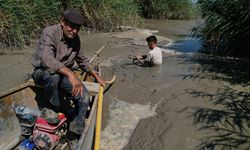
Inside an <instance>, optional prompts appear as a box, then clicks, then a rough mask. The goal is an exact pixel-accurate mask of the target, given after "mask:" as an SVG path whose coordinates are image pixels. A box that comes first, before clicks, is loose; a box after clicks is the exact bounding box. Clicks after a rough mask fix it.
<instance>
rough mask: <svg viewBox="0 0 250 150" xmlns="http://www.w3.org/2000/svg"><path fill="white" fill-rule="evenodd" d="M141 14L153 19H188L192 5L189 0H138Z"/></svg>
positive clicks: (191, 11)
mask: <svg viewBox="0 0 250 150" xmlns="http://www.w3.org/2000/svg"><path fill="white" fill-rule="evenodd" d="M138 2H139V4H140V6H141V7H142V15H143V16H144V17H146V18H153V19H190V18H192V17H193V6H192V3H191V1H190V0H138Z"/></svg>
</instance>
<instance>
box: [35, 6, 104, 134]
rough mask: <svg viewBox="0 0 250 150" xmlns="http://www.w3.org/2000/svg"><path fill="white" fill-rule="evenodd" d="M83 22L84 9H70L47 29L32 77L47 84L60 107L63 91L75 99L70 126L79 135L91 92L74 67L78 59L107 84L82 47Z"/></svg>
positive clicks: (47, 93) (78, 61) (84, 66)
mask: <svg viewBox="0 0 250 150" xmlns="http://www.w3.org/2000/svg"><path fill="white" fill-rule="evenodd" d="M83 23H84V18H83V16H82V15H81V13H80V12H78V11H76V10H74V9H68V10H66V11H65V12H64V13H63V14H62V18H61V22H60V24H56V25H52V26H48V27H46V28H45V29H44V30H43V32H42V34H41V37H40V40H39V43H38V48H37V50H36V52H35V54H34V56H33V59H32V65H33V66H34V70H33V72H32V78H33V80H34V82H35V83H36V84H38V85H40V86H43V87H44V88H45V93H46V96H47V97H48V98H49V102H50V103H51V104H52V105H53V106H55V108H59V106H60V105H61V102H62V101H60V99H59V97H60V96H59V95H60V94H61V93H63V96H65V97H66V99H68V100H72V101H73V103H74V105H75V107H74V108H75V110H74V111H72V113H73V116H74V117H73V119H72V122H71V124H70V127H69V129H70V130H71V131H72V132H74V133H76V134H78V135H80V134H81V133H82V130H83V128H84V122H85V121H84V120H85V114H86V111H87V108H88V103H89V96H88V91H87V89H86V87H85V86H84V85H83V83H82V82H81V81H80V79H79V78H78V77H77V75H76V74H75V73H74V72H73V71H72V67H73V64H74V62H75V61H76V62H77V64H78V65H79V67H80V68H81V69H82V70H84V71H85V72H90V73H91V74H92V75H93V76H94V77H95V78H96V80H97V81H98V82H99V83H100V84H101V85H105V81H104V80H103V79H102V78H101V77H100V76H99V75H98V74H97V73H96V72H95V71H94V70H92V66H91V64H90V63H89V60H88V58H87V57H86V56H85V55H84V53H83V50H82V49H81V48H80V46H81V44H80V37H79V35H78V32H79V30H80V28H81V26H82V25H83ZM57 111H60V110H57Z"/></svg>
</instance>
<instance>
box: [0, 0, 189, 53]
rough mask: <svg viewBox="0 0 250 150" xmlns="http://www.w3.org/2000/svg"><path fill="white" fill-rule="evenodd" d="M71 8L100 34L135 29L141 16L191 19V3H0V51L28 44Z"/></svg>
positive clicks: (101, 0) (43, 0) (141, 0)
mask: <svg viewBox="0 0 250 150" xmlns="http://www.w3.org/2000/svg"><path fill="white" fill-rule="evenodd" d="M72 7H73V8H77V9H79V10H81V12H82V14H83V15H84V17H85V18H86V24H85V27H88V28H91V29H95V30H102V31H113V30H117V29H119V28H120V27H121V26H138V25H139V24H140V23H141V17H145V18H155V19H156V18H161V19H165V18H171V19H184V18H190V17H191V16H190V15H191V13H190V12H191V11H190V10H191V2H190V0H70V1H65V0H33V1H31V0H0V8H1V9H0V39H1V40H0V49H4V48H15V47H23V46H25V45H29V44H30V43H31V42H30V39H33V38H37V37H38V36H39V33H40V32H41V30H42V29H43V28H44V27H45V26H47V25H50V24H54V23H57V22H58V21H59V20H60V15H61V13H62V11H63V10H65V9H66V8H72Z"/></svg>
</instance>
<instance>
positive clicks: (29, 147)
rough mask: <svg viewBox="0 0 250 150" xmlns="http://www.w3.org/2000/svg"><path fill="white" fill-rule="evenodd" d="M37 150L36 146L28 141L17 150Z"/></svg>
mask: <svg viewBox="0 0 250 150" xmlns="http://www.w3.org/2000/svg"><path fill="white" fill-rule="evenodd" d="M34 148H35V144H34V143H33V142H32V141H30V140H28V139H26V140H24V141H23V142H22V143H21V144H20V145H18V147H17V148H16V149H15V150H33V149H34Z"/></svg>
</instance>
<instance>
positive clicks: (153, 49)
mask: <svg viewBox="0 0 250 150" xmlns="http://www.w3.org/2000/svg"><path fill="white" fill-rule="evenodd" d="M146 41H147V43H148V47H149V49H150V51H149V52H148V54H147V55H141V56H136V57H133V58H132V59H133V61H134V60H137V62H136V64H138V65H141V66H143V67H153V66H156V65H161V64H162V50H161V49H160V48H159V47H157V38H156V37H155V36H154V35H151V36H149V37H147V38H146Z"/></svg>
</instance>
